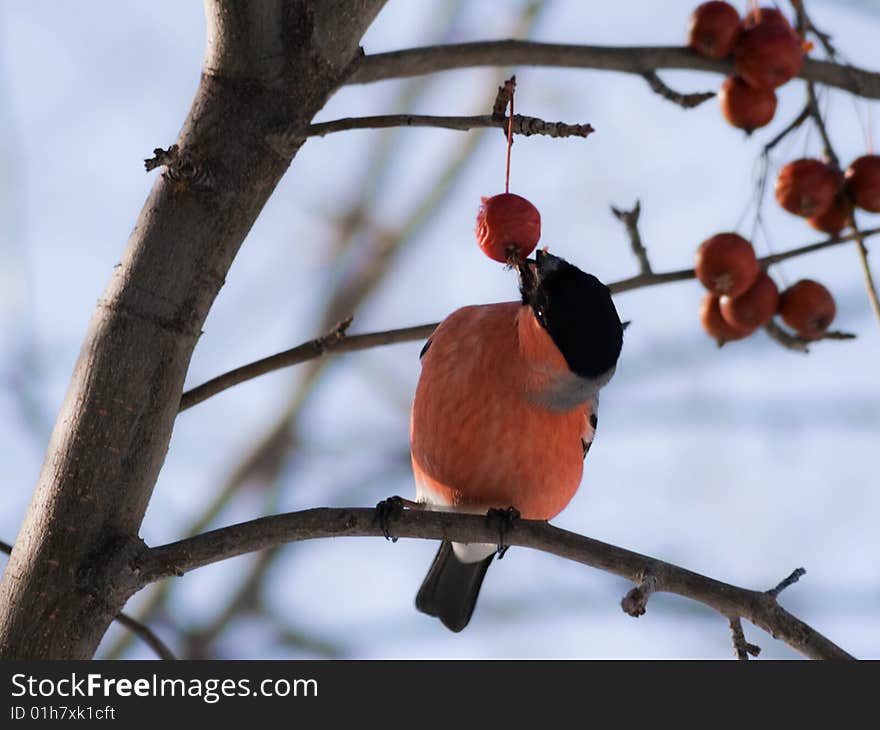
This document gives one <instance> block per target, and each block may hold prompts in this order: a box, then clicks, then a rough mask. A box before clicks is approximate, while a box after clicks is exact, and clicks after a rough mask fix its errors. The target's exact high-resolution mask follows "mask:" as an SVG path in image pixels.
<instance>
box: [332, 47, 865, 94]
mask: <svg viewBox="0 0 880 730" xmlns="http://www.w3.org/2000/svg"><path fill="white" fill-rule="evenodd" d="M471 66H555V67H569V68H591V69H598V70H604V71H622V72H624V73H633V74H639V75H643V74H645V73H646V72H652V71H653V72H656V71H657V70H658V69H664V68H665V69H693V70H696V71H711V72H714V73H720V74H724V75H729V74H731V73H732V72H733V62H732V61H731V60H729V59H721V60H716V59H712V58H706V57H705V56H700V55H698V54H697V53H694V52H693V51H692V50H691V49H689V48H684V47H678V46H629V47H616V46H582V45H565V44H560V43H537V42H534V41H520V40H501V41H480V42H475V43H458V44H448V45H440V46H424V47H421V48H407V49H404V50H401V51H391V52H389V53H377V54H372V55H368V56H365V57H364V58H363V59H362V60H361V61H360V63H359V64H358V66H357V68H356V69H355V70H354V71H353V73H352V74H351V76H349V77H348V80H347V83H349V84H367V83H372V82H374V81H381V80H383V79H392V78H403V77H407V76H419V75H422V74H429V73H434V72H436V71H447V70H450V69H456V68H468V67H471ZM800 76H801V78H804V79H809V80H811V81H817V82H819V83H823V84H827V85H828V86H836V87H837V88H840V89H845V90H847V91H851V92H852V93H854V94H858V95H859V96H863V97H866V98H870V99H878V98H880V73H876V72H874V71H867V70H865V69H859V68H855V67H853V66H845V65H841V64H837V63H832V62H829V61H820V60H816V59H810V58H808V59H805V61H804V65H803V68H802V69H801V73H800Z"/></svg>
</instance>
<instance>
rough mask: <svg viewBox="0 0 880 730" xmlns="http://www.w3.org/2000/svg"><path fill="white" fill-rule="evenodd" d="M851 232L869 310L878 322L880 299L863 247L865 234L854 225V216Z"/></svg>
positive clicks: (866, 250) (866, 251)
mask: <svg viewBox="0 0 880 730" xmlns="http://www.w3.org/2000/svg"><path fill="white" fill-rule="evenodd" d="M851 227H852V231H853V236H854V237H855V239H856V250H857V251H858V252H859V262H860V263H861V265H862V274H863V276H864V277H865V291H866V292H867V294H868V301H869V302H871V309H873V310H874V316H875V317H876V318H877V321H878V322H880V299H878V297H877V286H876V285H875V284H874V277H873V275H872V274H871V265H870V263H869V262H868V249H867V247H866V246H865V233H864V232H863V231H860V230H859V227H858V226H857V225H856V219H855V214H853V217H852V226H851Z"/></svg>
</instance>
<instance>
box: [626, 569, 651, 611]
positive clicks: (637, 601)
mask: <svg viewBox="0 0 880 730" xmlns="http://www.w3.org/2000/svg"><path fill="white" fill-rule="evenodd" d="M656 590H657V579H656V578H655V577H654V576H653V575H651V574H650V573H648V574H647V575H645V576H644V577H643V578H642V579H641V580H640V581H639V584H638V585H637V586H636V587H635V588H633V589H631V590H630V591H629V592H628V593H627V594H626V595H625V596H624V597H623V598H622V599H621V601H620V607H621V608H622V609H623V612H624V613H625V614H627V615H628V616H632V617H633V618H638V617H639V616H644V615H645V611H647V610H648V599H649V598H650V597H651V594H652V593H653V592H654V591H656Z"/></svg>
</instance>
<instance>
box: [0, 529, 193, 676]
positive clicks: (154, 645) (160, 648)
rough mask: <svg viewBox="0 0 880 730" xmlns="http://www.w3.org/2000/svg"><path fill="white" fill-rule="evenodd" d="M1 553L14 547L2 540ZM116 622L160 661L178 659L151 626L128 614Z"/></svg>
mask: <svg viewBox="0 0 880 730" xmlns="http://www.w3.org/2000/svg"><path fill="white" fill-rule="evenodd" d="M0 553H6V554H7V555H12V545H10V544H9V543H8V542H4V541H3V540H0ZM116 622H117V623H119V624H121V625H122V626H125V628H127V629H128V630H129V631H131V633H133V634H134V635H135V636H137V637H139V638H140V639H141V640H142V641H143V642H144V643H145V644H146V645H147V646H149V647H150V648H151V649H152V650H153V651H155V652H156V654H157V656H158V657H159V658H160V659H167V660H170V661H173V660H175V659H176V658H177V657H175V656H174V652H172V651H171V649H169V648H168V646H167V645H166V644H165V642H163V641H162V639H160V638H159V637H158V636H157V635H156V633H155V632H154V631H153V630H152V629H151V628H150V627H149V626H146V625H144V624H142V623H141V622H140V621H136V620H135V619H133V618H132V617H131V616H129V615H128V614H126V613H118V614H117V615H116Z"/></svg>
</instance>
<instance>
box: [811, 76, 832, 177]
mask: <svg viewBox="0 0 880 730" xmlns="http://www.w3.org/2000/svg"><path fill="white" fill-rule="evenodd" d="M807 107H808V108H809V110H810V116H811V117H812V118H813V122H814V123H815V125H816V129H818V130H819V135H820V136H821V137H822V148H823V150H822V151H823V153H824V155H825V157H826V159H827V161H828V163H829V164H830V165H831V166H832V167H833V168H834V169H835V170H837V171H838V172H840V159H838V157H837V153H836V152H835V151H834V147H833V145H832V144H831V138H830V137H829V136H828V129H827V128H826V127H825V120H824V119H822V113H821V112H820V111H819V101H818V99H817V98H816V87H815V85H814V84H813V82H812V81H807Z"/></svg>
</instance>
